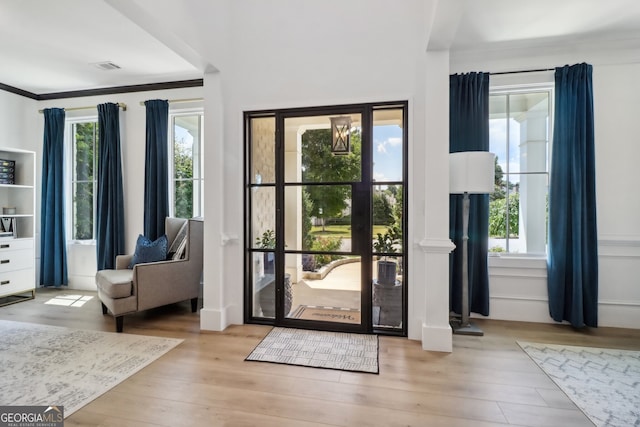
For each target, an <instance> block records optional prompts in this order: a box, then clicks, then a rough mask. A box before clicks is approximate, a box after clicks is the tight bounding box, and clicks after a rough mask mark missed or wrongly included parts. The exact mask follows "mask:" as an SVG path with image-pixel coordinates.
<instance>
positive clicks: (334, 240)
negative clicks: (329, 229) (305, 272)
mask: <svg viewBox="0 0 640 427" xmlns="http://www.w3.org/2000/svg"><path fill="white" fill-rule="evenodd" d="M341 246H342V239H341V238H340V237H317V238H316V240H315V241H314V242H313V246H312V247H311V249H312V250H314V251H318V252H334V251H339V250H340V247H341ZM315 258H316V268H319V267H322V266H323V265H327V264H329V263H330V262H331V261H335V260H337V259H340V258H343V256H342V255H333V254H316V255H315Z"/></svg>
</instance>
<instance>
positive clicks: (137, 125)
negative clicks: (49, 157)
mask: <svg viewBox="0 0 640 427" xmlns="http://www.w3.org/2000/svg"><path fill="white" fill-rule="evenodd" d="M2 93H3V92H1V91H0V94H2ZM203 93H204V89H203V88H202V87H195V88H185V89H170V90H162V91H150V92H134V93H126V94H116V95H106V96H92V97H80V98H67V99H58V100H52V101H40V102H36V101H32V102H31V103H30V104H29V105H27V106H25V107H24V108H23V111H24V112H25V113H24V115H25V117H26V119H24V120H23V123H24V124H25V128H26V129H28V130H29V132H30V134H31V136H30V138H31V140H30V143H31V144H30V145H31V148H30V149H32V150H35V151H36V152H37V155H36V161H37V166H36V169H37V177H36V182H37V188H38V191H37V194H36V203H37V205H38V208H37V210H36V212H40V188H41V182H42V177H41V174H42V166H41V165H42V163H41V159H42V155H41V154H42V137H43V129H44V116H43V115H42V114H40V113H38V110H42V109H43V108H53V107H57V108H74V107H86V106H93V105H98V104H102V103H105V102H115V103H124V104H126V106H127V109H126V111H122V110H121V112H120V143H121V150H122V175H123V185H124V210H125V249H126V253H132V252H133V250H134V249H135V242H136V239H137V237H138V234H140V233H142V231H143V220H144V205H143V203H144V161H145V160H144V159H145V131H146V114H145V107H144V105H140V102H144V101H146V100H148V99H169V100H171V99H191V98H202V97H203ZM0 99H1V98H0ZM197 104H199V105H200V106H202V102H200V103H190V104H170V106H169V108H170V111H172V110H174V109H181V108H185V107H193V106H196V105H197ZM90 115H93V116H97V110H95V109H87V110H84V109H83V110H80V111H68V112H67V113H66V116H67V117H82V116H90ZM3 119H4V114H0V120H3ZM205 144H206V142H205ZM205 150H206V147H205ZM36 230H37V235H38V236H39V230H40V219H39V218H38V219H37V221H36ZM37 242H39V238H38V239H37ZM67 248H68V251H67V257H68V263H67V269H68V275H69V288H71V289H87V290H95V289H96V287H95V280H94V277H95V273H96V265H97V263H96V259H97V258H96V248H95V245H93V244H90V245H89V244H83V245H79V244H73V243H69V244H68V246H67ZM36 253H37V254H38V255H37V256H39V253H40V251H39V250H38V251H36ZM36 265H39V259H37V260H36ZM37 277H39V276H37ZM38 280H39V279H38Z"/></svg>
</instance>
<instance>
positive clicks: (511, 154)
mask: <svg viewBox="0 0 640 427" xmlns="http://www.w3.org/2000/svg"><path fill="white" fill-rule="evenodd" d="M549 94H550V92H549V91H538V92H514V93H506V94H505V93H502V94H494V95H491V97H490V121H489V128H490V151H491V152H493V153H495V154H496V170H495V180H496V182H495V191H494V192H493V193H492V194H491V196H490V206H489V251H491V252H511V253H537V254H544V253H545V252H546V233H547V232H546V223H547V193H548V182H547V181H548V163H549V162H548V146H549V135H548V133H549Z"/></svg>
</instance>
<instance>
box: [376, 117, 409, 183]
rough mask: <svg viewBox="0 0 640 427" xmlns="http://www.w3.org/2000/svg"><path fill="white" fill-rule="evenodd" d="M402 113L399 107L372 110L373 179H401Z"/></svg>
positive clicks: (402, 147) (379, 180)
mask: <svg viewBox="0 0 640 427" xmlns="http://www.w3.org/2000/svg"><path fill="white" fill-rule="evenodd" d="M403 122H404V121H403V115H402V110H401V109H397V110H396V109H389V110H376V111H374V112H373V179H374V180H375V181H377V182H385V181H387V182H388V181H402V165H403V160H402V156H403V149H404V141H403V132H402V125H403Z"/></svg>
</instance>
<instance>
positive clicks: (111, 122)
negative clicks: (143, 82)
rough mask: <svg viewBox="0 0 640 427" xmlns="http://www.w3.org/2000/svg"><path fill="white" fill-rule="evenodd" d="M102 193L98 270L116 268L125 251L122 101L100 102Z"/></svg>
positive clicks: (99, 173)
mask: <svg viewBox="0 0 640 427" xmlns="http://www.w3.org/2000/svg"><path fill="white" fill-rule="evenodd" d="M98 146H99V154H98V176H97V178H98V189H97V191H98V193H97V199H98V200H97V207H96V208H97V218H96V220H97V224H96V240H97V254H98V270H104V269H112V268H115V262H116V256H117V255H121V254H123V253H124V196H123V194H124V192H123V188H122V163H121V152H120V110H119V107H118V104H113V103H106V104H100V105H98Z"/></svg>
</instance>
